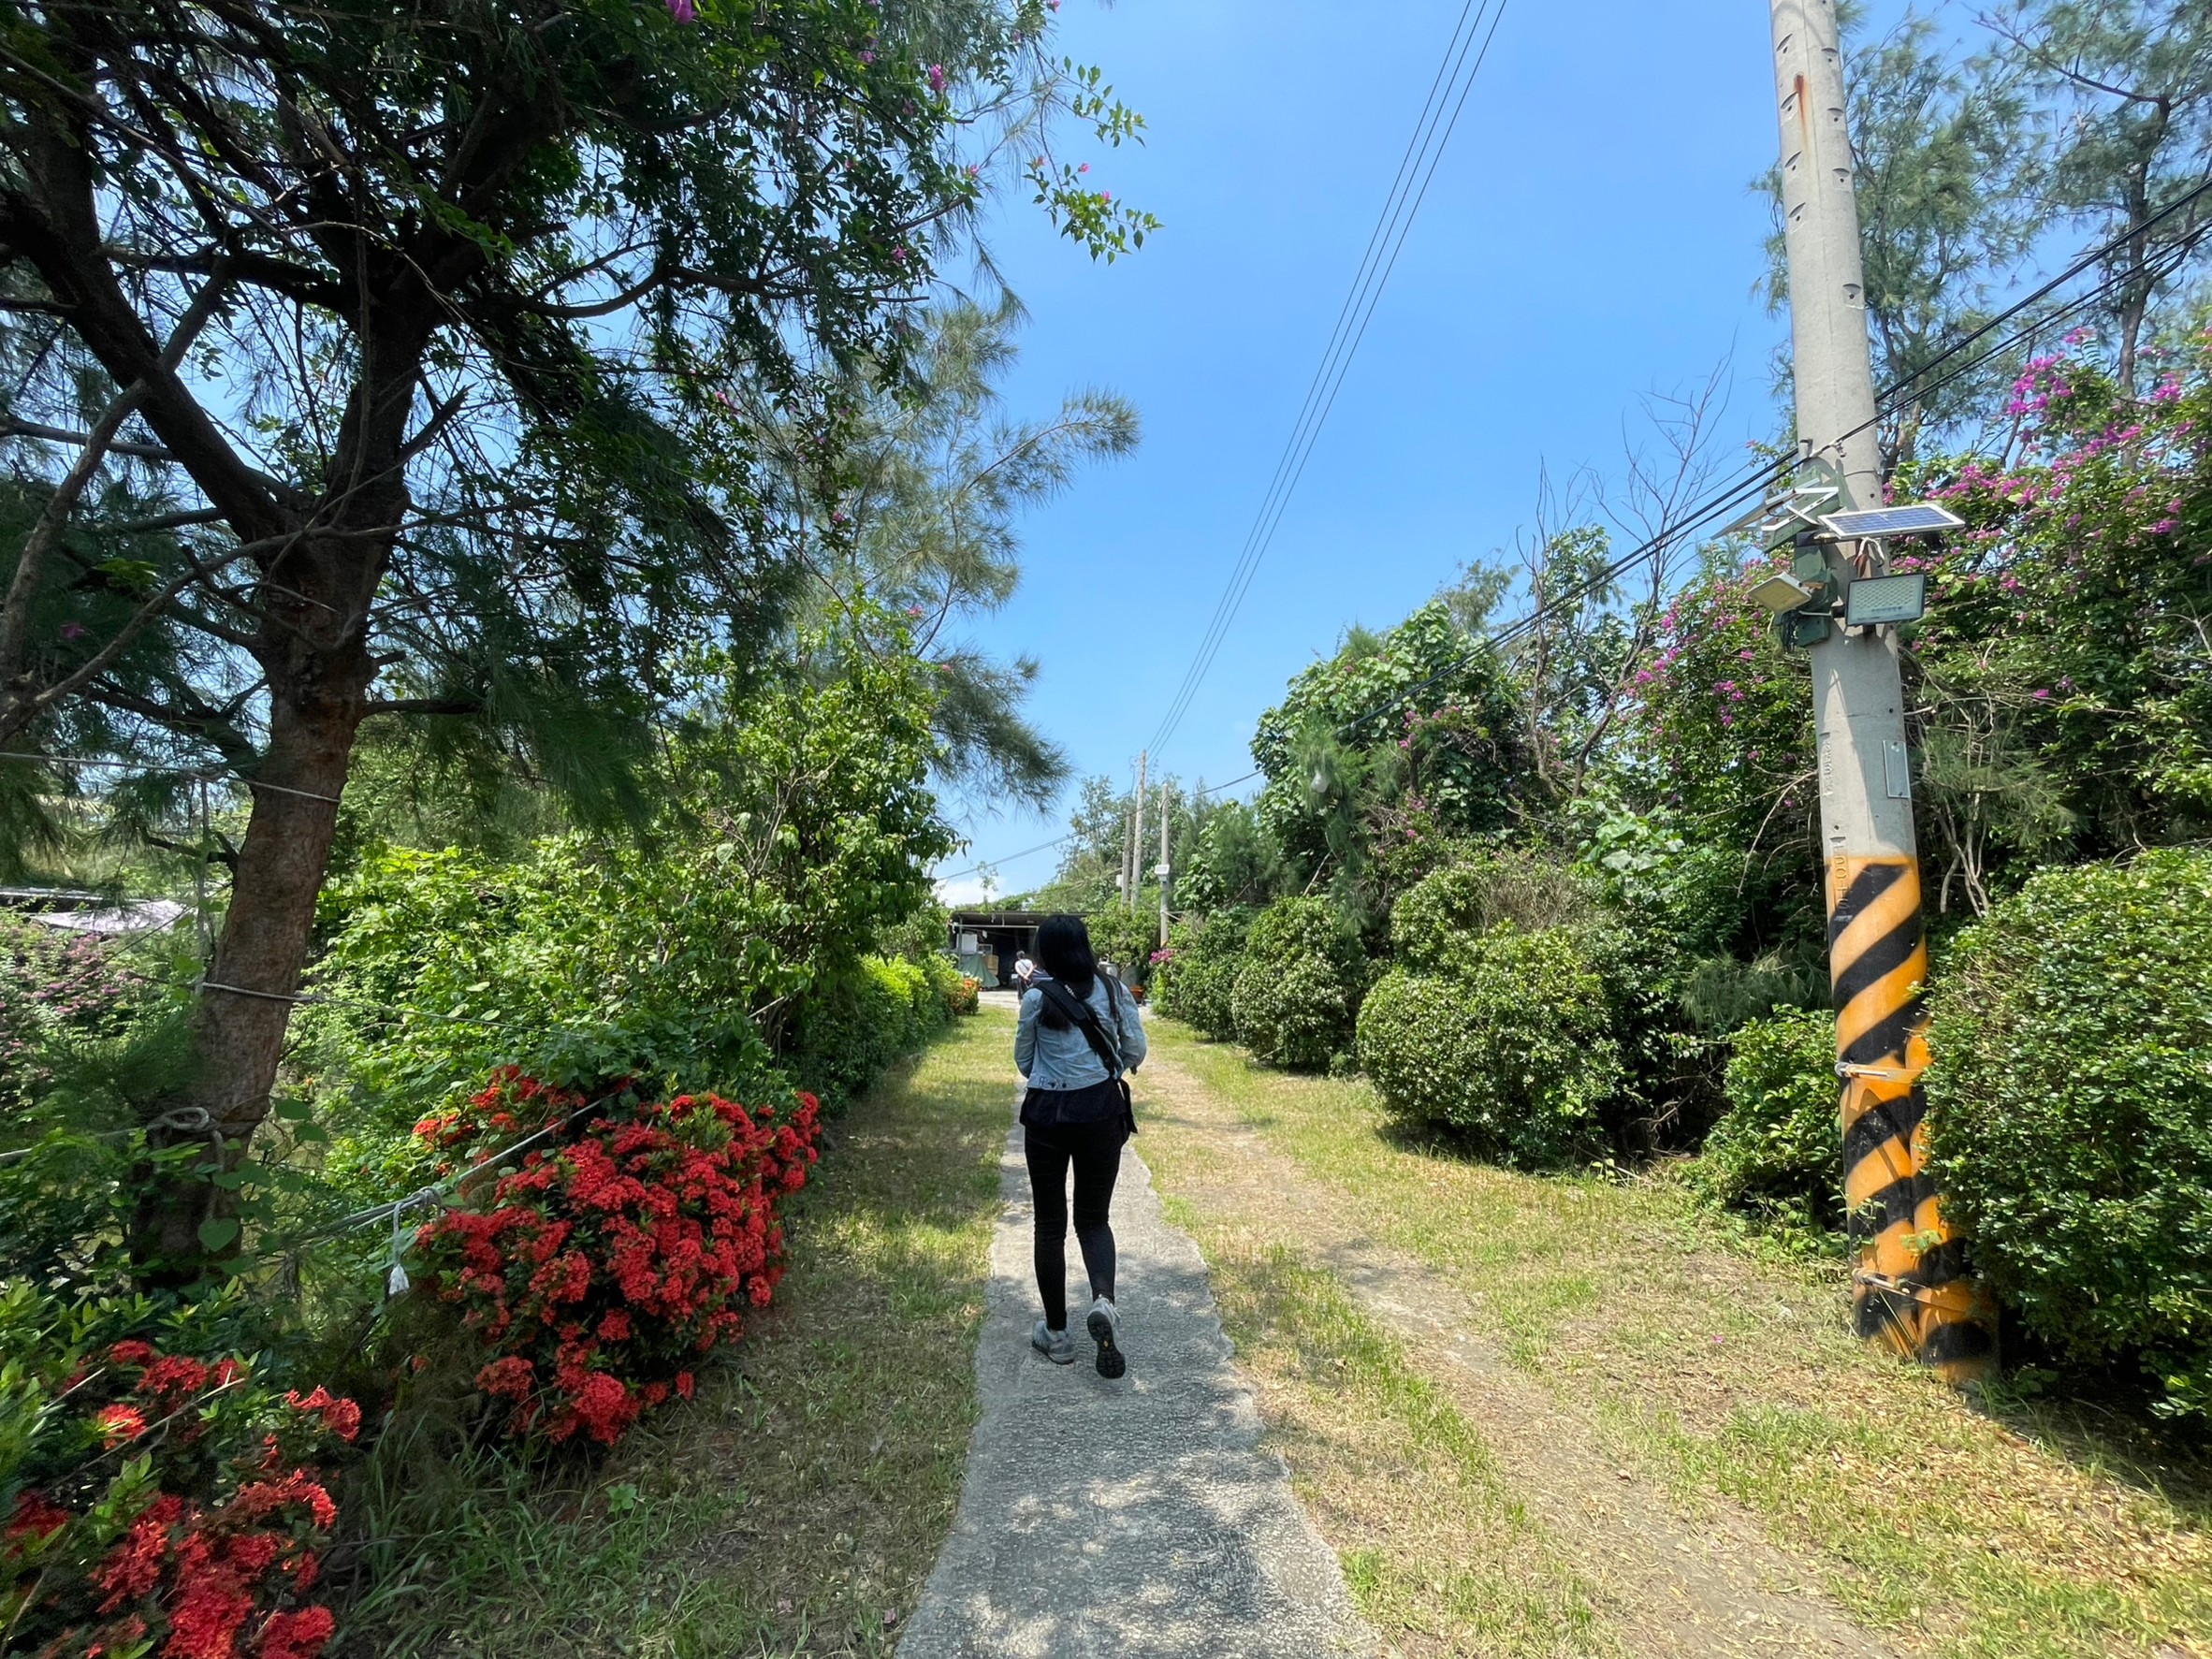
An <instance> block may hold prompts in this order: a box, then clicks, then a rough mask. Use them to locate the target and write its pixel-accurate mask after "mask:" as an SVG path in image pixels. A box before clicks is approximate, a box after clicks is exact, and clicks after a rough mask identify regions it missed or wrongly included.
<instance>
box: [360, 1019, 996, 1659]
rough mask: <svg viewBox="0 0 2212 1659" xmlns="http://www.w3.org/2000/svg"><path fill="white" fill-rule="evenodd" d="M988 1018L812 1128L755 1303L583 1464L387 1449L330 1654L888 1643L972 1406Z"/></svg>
mask: <svg viewBox="0 0 2212 1659" xmlns="http://www.w3.org/2000/svg"><path fill="white" fill-rule="evenodd" d="M1008 1026H1009V1022H1008V1020H1007V1019H1006V1017H1005V1016H1004V1015H1001V1014H991V1013H986V1014H984V1015H982V1016H981V1017H978V1018H975V1019H969V1020H963V1021H960V1022H958V1023H957V1024H956V1025H955V1026H954V1028H953V1030H952V1031H951V1032H950V1033H949V1034H948V1035H947V1036H945V1037H944V1038H943V1039H942V1040H940V1041H939V1042H938V1044H937V1045H936V1046H935V1047H934V1048H932V1049H931V1050H930V1052H929V1053H928V1054H927V1055H924V1057H923V1059H922V1060H921V1061H920V1062H919V1064H918V1065H917V1066H916V1067H914V1068H913V1069H912V1070H911V1072H910V1073H909V1074H907V1075H903V1076H899V1077H895V1078H894V1079H892V1080H890V1081H889V1082H887V1083H886V1084H884V1085H883V1086H882V1087H880V1089H879V1090H878V1091H877V1092H876V1093H875V1094H874V1095H873V1096H872V1097H870V1098H869V1099H866V1100H864V1101H862V1102H860V1103H859V1104H857V1105H856V1106H854V1107H853V1109H852V1110H851V1113H849V1114H847V1115H846V1116H844V1117H843V1118H841V1119H839V1120H837V1122H836V1123H835V1124H834V1125H833V1126H832V1128H831V1129H830V1132H829V1136H828V1144H827V1149H826V1150H825V1152H824V1154H823V1157H822V1162H821V1164H820V1165H818V1166H817V1169H816V1171H815V1178H814V1180H813V1182H812V1183H811V1184H810V1185H809V1186H808V1188H807V1189H806V1191H805V1192H803V1193H802V1194H801V1195H800V1196H799V1198H798V1200H797V1201H795V1202H794V1203H793V1206H792V1210H791V1212H790V1214H791V1215H792V1222H791V1228H790V1232H791V1240H792V1243H791V1251H790V1264H791V1265H790V1271H789V1273H787V1275H786V1277H785V1278H784V1281H783V1283H782V1286H781V1287H780V1288H779V1291H778V1299H777V1305H776V1307H775V1308H774V1309H772V1310H771V1311H770V1312H769V1314H768V1315H767V1316H766V1317H764V1319H763V1320H762V1321H761V1322H760V1323H759V1325H758V1326H757V1327H756V1329H755V1330H754V1331H753V1332H751V1333H749V1335H748V1337H747V1338H746V1340H745V1341H744V1342H743V1343H741V1344H740V1345H739V1346H737V1347H736V1348H735V1350H734V1352H733V1354H732V1356H731V1360H730V1362H729V1363H728V1364H726V1365H724V1366H722V1367H720V1369H719V1370H718V1371H717V1372H716V1373H715V1374H713V1375H712V1376H711V1377H710V1378H706V1379H703V1384H702V1387H701V1389H700V1393H699V1398H698V1400H697V1401H696V1402H694V1403H693V1404H691V1406H690V1407H688V1408H686V1407H671V1408H668V1409H664V1410H663V1411H662V1412H660V1413H658V1414H655V1415H654V1416H653V1417H651V1418H648V1419H647V1420H646V1422H645V1423H643V1424H641V1425H640V1427H639V1428H638V1429H637V1430H635V1431H633V1433H632V1434H631V1435H630V1437H629V1438H627V1439H626V1440H625V1441H624V1442H623V1444H622V1446H621V1447H620V1448H618V1454H617V1455H616V1456H615V1457H614V1458H613V1459H611V1460H609V1461H607V1462H606V1463H601V1464H597V1465H592V1464H588V1463H569V1464H566V1465H560V1466H557V1467H556V1468H554V1469H552V1470H550V1471H538V1472H534V1473H532V1472H526V1471H523V1470H521V1469H518V1468H517V1466H515V1465H514V1464H513V1463H510V1462H508V1461H506V1460H504V1459H502V1458H499V1457H495V1456H490V1455H486V1456H483V1457H480V1458H477V1459H474V1460H463V1461H462V1462H461V1463H458V1464H449V1463H443V1462H441V1461H440V1459H439V1458H438V1457H437V1456H435V1455H434V1448H429V1447H428V1446H427V1445H426V1447H425V1448H422V1450H423V1454H424V1455H421V1456H418V1457H415V1458H413V1459H410V1458H409V1457H408V1456H407V1455H406V1453H407V1451H408V1449H409V1448H405V1447H400V1446H394V1447H391V1448H386V1451H385V1452H384V1453H383V1454H382V1455H381V1456H380V1459H379V1460H378V1463H377V1464H375V1465H372V1470H371V1473H372V1474H374V1473H377V1472H379V1471H380V1470H381V1471H382V1472H384V1473H386V1475H388V1476H389V1477H390V1479H389V1490H388V1491H386V1492H381V1493H380V1492H375V1491H369V1492H364V1493H363V1496H364V1498H365V1499H366V1500H367V1503H368V1506H369V1507H370V1509H371V1512H372V1513H373V1517H374V1525H373V1528H372V1530H373V1531H374V1532H375V1533H376V1534H377V1535H380V1536H381V1537H382V1538H383V1539H385V1540H386V1541H385V1542H384V1543H383V1544H381V1545H377V1546H372V1547H371V1558H372V1559H371V1565H372V1566H373V1567H374V1568H375V1569H376V1571H375V1573H374V1584H375V1588H374V1590H373V1591H372V1592H371V1594H369V1596H368V1597H367V1598H366V1599H364V1601H363V1602H362V1603H361V1604H360V1605H359V1606H358V1607H357V1608H356V1609H354V1611H353V1613H352V1615H351V1616H350V1617H349V1619H348V1621H347V1624H346V1626H345V1629H344V1631H343V1632H342V1641H341V1646H340V1648H339V1649H338V1650H337V1652H339V1653H340V1654H342V1655H362V1656H366V1655H371V1654H374V1655H378V1656H379V1659H383V1656H386V1655H388V1656H390V1659H414V1656H416V1655H422V1656H425V1659H427V1656H429V1655H453V1656H456V1659H458V1656H461V1655H468V1656H470V1659H474V1656H476V1655H487V1656H502V1655H513V1656H521V1655H544V1656H546V1659H552V1656H557V1655H558V1656H562V1659H566V1656H568V1655H577V1656H584V1655H589V1656H591V1659H604V1656H609V1655H623V1656H629V1655H638V1656H641V1659H748V1656H751V1659H783V1656H784V1655H797V1654H809V1655H822V1656H829V1655H870V1656H880V1655H884V1654H887V1653H889V1652H891V1650H892V1649H893V1647H894V1646H895V1644H896V1640H897V1634H898V1625H899V1623H901V1622H903V1620H904V1619H905V1618H906V1616H907V1615H908V1614H909V1613H910V1612H911V1610H912V1608H913V1605H914V1602H915V1599H916V1597H917V1595H918V1594H919V1591H920V1588H921V1584H922V1581H923V1579H924V1578H926V1576H927V1574H928V1572H929V1568H930V1566H931V1564H932V1563H933V1562H934V1561H935V1559H936V1555H937V1550H938V1547H939V1543H940V1542H941V1540H942V1538H943V1536H944V1534H945V1532H946V1530H947V1529H948V1528H949V1527H950V1525H951V1523H952V1517H953V1506H954V1505H955V1503H956V1501H957V1499H958V1496H959V1490H960V1479H961V1474H962V1470H963V1466H964V1463H965V1459H966V1454H967V1448H968V1433H969V1430H970V1429H971V1427H972V1426H973V1422H974V1418H975V1391H974V1371H973V1357H974V1349H975V1341H976V1333H977V1332H978V1330H979V1329H980V1327H981V1324H982V1315H983V1294H984V1288H985V1285H986V1282H987V1278H988V1255H989V1247H990V1238H991V1231H992V1228H993V1226H994V1224H995V1222H996V1220H997V1214H998V1150H999V1147H1000V1145H1001V1143H1002V1142H1003V1141H1004V1138H1005V1134H1006V1126H1007V1121H1008V1113H1009V1104H1010V1098H1011V1085H1010V1081H1009V1079H1010V1072H1009V1069H1008V1061H1007V1054H1008V1041H1009V1029H1008Z"/></svg>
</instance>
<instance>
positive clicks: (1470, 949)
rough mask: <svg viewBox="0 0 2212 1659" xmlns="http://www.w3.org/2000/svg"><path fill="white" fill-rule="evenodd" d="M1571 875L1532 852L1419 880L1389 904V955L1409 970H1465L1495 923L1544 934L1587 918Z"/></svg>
mask: <svg viewBox="0 0 2212 1659" xmlns="http://www.w3.org/2000/svg"><path fill="white" fill-rule="evenodd" d="M1595 914H1596V907H1595V905H1594V903H1593V902H1592V900H1591V897H1590V895H1589V893H1588V891H1587V889H1586V888H1585V887H1584V885H1583V883H1582V881H1581V880H1579V878H1578V877H1577V876H1576V875H1575V873H1574V872H1573V871H1571V870H1569V869H1567V868H1565V867H1564V866H1561V865H1557V864H1553V863H1551V862H1550V861H1549V860H1547V859H1545V858H1543V857H1542V856H1540V855H1538V854H1536V853H1531V852H1517V851H1504V852H1492V853H1487V854H1485V855H1484V856H1483V857H1481V858H1479V859H1474V860H1470V861H1468V862H1465V863H1462V864H1454V865H1449V866H1446V867H1445V868H1443V869H1440V870H1437V871H1434V872H1433V873H1432V874H1430V875H1427V876H1424V877H1422V878H1421V879H1420V880H1419V881H1417V882H1415V883H1414V884H1413V885H1412V886H1411V887H1409V888H1407V889H1406V890H1405V892H1404V893H1403V894H1402V895H1399V898H1398V902H1397V903H1396V904H1394V905H1392V906H1391V907H1390V953H1391V955H1392V957H1393V958H1394V959H1395V960H1396V962H1397V964H1398V966H1399V967H1401V968H1406V969H1407V970H1409V971H1410V972H1413V973H1441V974H1453V973H1463V972H1466V971H1467V970H1468V969H1470V968H1472V967H1473V966H1474V965H1475V962H1476V959H1477V956H1478V955H1479V954H1480V953H1481V951H1482V948H1483V941H1484V939H1486V938H1488V936H1489V935H1490V933H1491V932H1492V929H1493V928H1495V927H1497V926H1498V924H1500V923H1510V924H1513V925H1514V926H1515V927H1516V928H1518V929H1520V930H1521V932H1522V933H1524V934H1527V933H1541V932H1545V931H1547V930H1549V929H1552V928H1559V927H1571V926H1580V925H1583V924H1588V923H1590V922H1592V921H1593V920H1594V917H1595Z"/></svg>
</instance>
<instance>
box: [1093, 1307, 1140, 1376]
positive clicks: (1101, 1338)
mask: <svg viewBox="0 0 2212 1659" xmlns="http://www.w3.org/2000/svg"><path fill="white" fill-rule="evenodd" d="M1084 1325H1085V1326H1086V1327H1088V1329H1089V1331H1090V1333H1091V1340H1092V1341H1093V1342H1095V1343H1097V1344H1098V1345H1099V1375H1100V1376H1119V1375H1121V1374H1122V1373H1123V1372H1125V1371H1127V1370H1128V1368H1129V1362H1128V1360H1127V1359H1126V1358H1124V1357H1123V1355H1122V1351H1121V1347H1120V1344H1119V1340H1118V1339H1119V1338H1120V1336H1121V1316H1120V1315H1119V1314H1117V1313H1115V1312H1114V1311H1113V1303H1112V1302H1108V1301H1107V1300H1106V1299H1105V1298H1104V1297H1103V1296H1101V1297H1099V1300H1098V1301H1096V1302H1092V1303H1091V1313H1090V1317H1089V1318H1087V1319H1085V1320H1084Z"/></svg>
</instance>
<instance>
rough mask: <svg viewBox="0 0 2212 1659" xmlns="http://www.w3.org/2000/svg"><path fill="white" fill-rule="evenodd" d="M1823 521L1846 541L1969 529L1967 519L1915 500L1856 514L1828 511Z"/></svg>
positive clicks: (1830, 530) (1828, 528)
mask: <svg viewBox="0 0 2212 1659" xmlns="http://www.w3.org/2000/svg"><path fill="white" fill-rule="evenodd" d="M1821 523H1822V524H1823V525H1824V526H1825V527H1826V530H1827V531H1828V533H1829V534H1830V535H1832V536H1834V537H1836V538H1837V539H1838V540H1839V541H1845V542H1886V541H1889V540H1891V539H1892V538H1894V537H1897V536H1929V535H1936V534H1939V533H1941V532H1942V531H1947V530H1964V529H1965V528H1966V520H1965V519H1963V518H1961V517H1958V515H1957V514H1956V513H1952V512H1948V511H1946V510H1945V509H1943V508H1942V507H1939V506H1937V505H1936V504H1935V503H1934V502H1912V503H1910V504H1909V505H1905V506H1901V507H1869V508H1867V509H1865V510H1864V511H1863V512H1856V513H1829V514H1826V515H1825V516H1824V517H1822V518H1821Z"/></svg>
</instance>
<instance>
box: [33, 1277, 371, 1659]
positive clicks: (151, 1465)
mask: <svg viewBox="0 0 2212 1659" xmlns="http://www.w3.org/2000/svg"><path fill="white" fill-rule="evenodd" d="M190 1326H191V1316H189V1315H186V1316H182V1317H181V1318H180V1320H179V1321H177V1322H176V1323H175V1324H174V1325H173V1326H172V1328H171V1329H169V1330H167V1331H159V1330H155V1331H154V1333H155V1334H158V1335H161V1336H162V1337H163V1343H162V1346H155V1345H154V1344H153V1343H152V1342H149V1341H147V1340H146V1339H145V1337H144V1336H143V1335H141V1334H136V1333H137V1332H144V1331H148V1330H150V1329H153V1327H152V1324H151V1319H150V1310H149V1309H148V1308H147V1307H146V1306H145V1305H144V1304H143V1303H138V1304H131V1303H97V1304H95V1303H80V1304H76V1305H65V1304H63V1303H61V1302H57V1301H55V1300H53V1299H52V1298H51V1297H48V1296H46V1295H43V1294H42V1293H40V1292H38V1291H36V1290H34V1289H33V1288H31V1287H30V1286H29V1285H27V1284H24V1283H22V1281H17V1282H16V1283H14V1284H12V1285H10V1286H8V1287H7V1290H6V1292H5V1293H4V1294H0V1513H4V1514H5V1515H6V1517H7V1521H6V1524H5V1526H4V1527H0V1629H4V1630H5V1631H6V1633H7V1651H8V1652H11V1653H17V1652H20V1653H36V1654H39V1655H42V1656H44V1655H55V1656H57V1659H58V1656H61V1655H72V1656H74V1655H81V1654H98V1653H113V1654H117V1655H128V1654H146V1653H152V1652H156V1651H159V1652H162V1653H165V1654H175V1655H179V1656H180V1659H223V1656H228V1655H234V1654H235V1655H240V1656H241V1659H242V1656H244V1655H249V1654H250V1655H253V1656H254V1659H314V1655H315V1654H317V1653H319V1652H321V1651H322V1649H323V1645H324V1644H325V1643H326V1642H327V1641H328V1640H329V1637H330V1635H331V1632H332V1630H333V1628H334V1626H335V1621H334V1620H333V1618H332V1616H331V1613H330V1610H329V1609H328V1608H326V1607H323V1606H321V1605H319V1604H317V1603H315V1602H313V1601H312V1600H310V1599H308V1597H309V1593H310V1592H311V1591H312V1590H313V1587H314V1583H315V1579H316V1573H317V1568H318V1565H319V1563H320V1552H321V1550H322V1547H323V1545H324V1543H325V1542H326V1541H327V1538H328V1535H329V1533H330V1530H331V1528H332V1526H333V1525H334V1524H335V1523H336V1521H337V1518H338V1514H337V1506H336V1505H335V1504H334V1503H333V1502H332V1501H331V1498H330V1494H329V1492H328V1491H327V1489H326V1488H325V1486H324V1485H323V1481H322V1477H321V1475H320V1474H319V1472H318V1471H317V1470H316V1469H315V1468H314V1467H313V1459H315V1458H316V1457H318V1456H320V1455H323V1454H325V1453H327V1451H329V1450H333V1449H336V1448H337V1447H338V1446H339V1444H340V1443H342V1442H344V1441H350V1440H352V1439H353V1438H354V1436H355V1435H356V1434H357V1433H358V1432H359V1430H360V1426H361V1410H360V1407H359V1406H358V1405H357V1404H354V1403H353V1402H352V1401H350V1400H342V1399H334V1398H332V1397H331V1396H330V1395H329V1394H328V1393H327V1392H326V1391H324V1390H321V1389H317V1390H314V1391H313V1393H311V1394H307V1395H301V1394H299V1393H298V1392H290V1393H280V1392H279V1391H278V1390H277V1389H276V1388H274V1387H271V1386H269V1384H268V1383H267V1382H265V1381H264V1380H263V1378H262V1376H261V1375H260V1374H259V1372H258V1371H257V1370H256V1368H255V1366H254V1365H253V1364H251V1363H250V1362H249V1361H246V1360H244V1359H243V1358H241V1357H240V1356H239V1355H237V1354H231V1353H222V1352H218V1351H212V1350H211V1349H210V1348H209V1347H208V1346H207V1345H206V1343H205V1342H204V1340H202V1341H195V1340H194V1337H195V1336H200V1337H202V1338H204V1336H205V1332H204V1331H203V1332H194V1331H193V1330H192V1329H191V1328H190ZM120 1332H132V1333H133V1334H119V1333H120ZM195 1349H196V1350H197V1353H196V1352H195V1351H194V1350H195Z"/></svg>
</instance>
